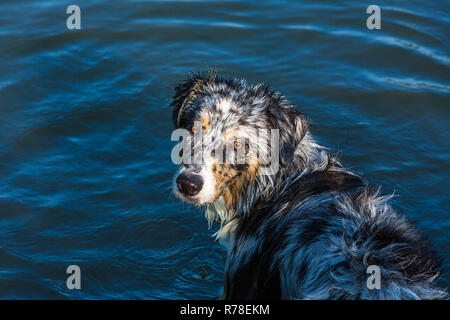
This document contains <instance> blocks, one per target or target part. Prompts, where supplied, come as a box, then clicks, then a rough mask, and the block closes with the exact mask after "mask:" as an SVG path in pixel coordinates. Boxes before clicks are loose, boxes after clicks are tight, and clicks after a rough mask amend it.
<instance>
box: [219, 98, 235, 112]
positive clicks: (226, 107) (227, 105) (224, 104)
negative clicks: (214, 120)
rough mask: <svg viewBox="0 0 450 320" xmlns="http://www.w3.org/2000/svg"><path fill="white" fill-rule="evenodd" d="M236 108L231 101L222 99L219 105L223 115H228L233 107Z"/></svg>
mask: <svg viewBox="0 0 450 320" xmlns="http://www.w3.org/2000/svg"><path fill="white" fill-rule="evenodd" d="M233 106H234V103H233V102H232V101H231V99H222V100H220V101H219V103H218V104H217V108H218V109H220V110H222V112H223V113H225V114H226V113H228V111H230V109H231V107H233Z"/></svg>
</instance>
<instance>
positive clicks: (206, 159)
mask: <svg viewBox="0 0 450 320" xmlns="http://www.w3.org/2000/svg"><path fill="white" fill-rule="evenodd" d="M175 90H176V94H175V96H174V97H173V102H172V105H171V106H172V111H173V114H172V118H173V121H174V124H175V126H176V127H177V128H183V129H185V132H187V134H186V135H184V136H183V140H184V141H183V144H184V145H187V146H189V147H190V148H188V149H189V150H188V151H187V152H189V153H190V154H183V159H188V161H184V163H182V165H181V167H180V168H179V170H178V171H177V173H176V175H175V178H174V192H175V194H176V195H177V196H178V197H179V198H181V199H182V200H184V201H187V202H190V203H194V204H198V205H206V204H209V203H212V202H214V201H216V200H217V199H218V198H219V197H221V196H223V197H224V200H225V202H226V204H227V206H229V207H232V206H233V205H235V204H236V203H237V201H238V199H239V197H240V196H241V195H242V194H243V193H245V190H246V188H247V187H248V186H249V185H250V184H251V183H252V182H253V181H255V179H257V175H258V174H259V172H260V171H261V163H265V164H266V163H267V159H268V158H269V157H272V158H273V156H274V153H275V151H274V150H276V151H278V150H279V154H280V158H281V162H282V163H286V162H289V161H290V159H292V156H293V153H294V150H295V145H296V143H298V141H297V140H298V139H301V137H302V136H303V131H304V129H305V128H304V124H303V121H302V117H301V116H300V115H299V114H298V113H296V111H295V109H294V108H293V107H292V106H291V105H289V104H288V103H287V102H286V100H285V99H284V98H283V97H282V96H281V95H279V94H278V93H274V92H271V91H269V90H268V89H267V88H265V87H263V86H255V87H249V86H247V85H246V84H245V82H243V81H237V80H233V81H231V80H223V79H217V78H207V77H201V76H194V77H192V78H190V79H188V80H186V81H184V82H182V83H181V84H179V85H177V86H176V88H175ZM270 129H279V135H278V138H279V139H278V141H276V143H277V144H279V145H275V146H274V145H273V142H274V139H271V138H273V136H271V131H270ZM182 152H186V150H183V151H182ZM275 156H276V157H278V156H279V155H278V152H277V154H276V155H275ZM263 158H264V161H262V160H263ZM189 160H190V161H189ZM276 160H277V161H278V158H277V159H276Z"/></svg>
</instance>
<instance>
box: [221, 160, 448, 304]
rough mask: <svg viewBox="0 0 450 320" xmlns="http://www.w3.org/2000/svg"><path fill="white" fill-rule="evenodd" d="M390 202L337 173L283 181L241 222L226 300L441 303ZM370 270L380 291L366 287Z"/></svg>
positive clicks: (430, 268)
mask: <svg viewBox="0 0 450 320" xmlns="http://www.w3.org/2000/svg"><path fill="white" fill-rule="evenodd" d="M282 189H283V190H282ZM388 198H389V197H381V196H379V195H378V192H377V191H375V190H371V188H370V187H367V186H365V185H364V183H363V182H362V180H361V179H360V178H359V177H357V176H355V175H353V174H351V173H349V172H346V171H344V170H342V169H341V168H330V169H327V170H324V171H315V172H312V173H309V174H306V175H305V176H303V177H301V178H300V179H297V180H296V181H294V182H291V181H287V182H286V185H283V186H280V188H279V189H278V190H277V191H274V192H273V193H272V194H271V195H270V197H269V198H266V199H260V200H259V201H258V202H257V203H256V204H255V206H254V207H253V210H252V212H251V214H249V215H247V216H243V217H241V218H240V224H239V227H238V228H237V229H236V233H235V240H234V243H233V245H232V249H231V250H230V253H229V257H228V262H227V267H226V284H225V291H224V298H226V299H280V298H281V299H440V298H444V297H445V295H446V293H445V291H443V290H440V289H438V288H435V287H434V286H433V284H432V281H433V280H434V278H436V277H437V276H438V275H439V263H438V262H437V261H438V260H437V259H436V258H435V257H434V256H433V254H432V252H433V251H432V250H431V248H430V247H429V246H428V244H427V243H426V241H424V240H423V238H421V237H420V236H419V234H418V232H417V231H416V230H415V229H414V227H413V226H412V225H411V224H410V223H409V222H407V221H406V220H405V219H404V218H402V217H400V216H399V215H397V214H396V213H395V212H394V211H393V210H392V208H391V207H390V206H389V205H388V204H387V203H386V201H387V200H388ZM371 265H374V266H377V267H379V268H380V275H381V283H380V287H379V288H378V289H377V288H369V287H368V286H367V278H368V277H369V276H370V274H368V273H367V268H368V267H369V266H371Z"/></svg>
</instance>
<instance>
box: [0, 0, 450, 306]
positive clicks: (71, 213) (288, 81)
mask: <svg viewBox="0 0 450 320" xmlns="http://www.w3.org/2000/svg"><path fill="white" fill-rule="evenodd" d="M76 4H78V5H79V6H80V7H81V18H82V21H81V23H82V30H80V31H76V30H72V31H69V30H67V28H66V21H65V20H66V18H67V17H68V15H67V14H66V7H67V5H68V3H66V2H64V1H55V0H54V1H51V0H48V1H13V0H9V1H2V3H1V4H0V57H1V60H0V112H1V113H0V114H1V117H0V181H1V183H0V231H1V232H0V298H56V299H59V298H71V299H78V298H82V299H84V298H109V299H116V298H123V299H135V298H146V299H161V298H162V299H174V298H176V299H191V298H197V299H204V298H217V297H218V296H219V295H220V293H221V290H222V279H223V265H224V253H225V252H224V250H223V249H222V248H221V247H220V246H219V245H218V244H217V243H215V242H214V240H213V239H212V238H211V234H212V230H208V229H207V223H206V221H205V219H204V216H203V212H202V211H201V210H200V209H198V208H193V207H190V206H188V205H186V204H182V203H181V202H179V201H177V200H176V199H175V198H174V196H173V195H172V194H171V192H170V187H171V178H172V175H173V173H174V171H175V169H176V166H175V165H174V164H172V163H171V161H170V151H171V147H172V146H173V145H174V143H171V142H170V134H171V130H172V124H171V121H170V112H169V110H168V104H169V97H170V96H171V95H172V89H171V87H172V85H173V84H174V83H175V82H177V81H179V80H181V79H183V77H184V76H185V74H186V73H187V72H189V71H192V70H204V69H206V68H208V67H214V66H217V68H218V70H219V72H220V73H221V74H222V75H224V76H237V77H244V78H247V79H248V80H249V81H251V82H265V83H269V84H270V85H271V86H273V87H274V88H277V89H279V90H280V91H282V92H283V93H285V94H286V95H287V96H288V97H289V98H290V99H292V100H293V101H295V102H296V103H297V104H298V105H299V107H298V109H299V110H300V111H301V112H303V113H304V114H306V115H307V116H308V117H309V118H310V119H312V123H313V124H312V133H313V134H314V136H315V137H316V138H317V139H318V140H319V141H320V142H321V143H322V144H324V145H327V146H329V147H331V149H332V150H334V151H339V150H342V151H343V162H344V164H345V165H346V166H347V167H348V168H350V169H352V170H354V171H355V172H358V173H360V174H362V175H364V176H365V177H366V178H367V179H368V180H369V181H370V182H372V183H376V184H379V185H381V186H382V187H383V190H384V192H385V193H392V192H394V191H395V193H396V195H397V197H396V198H395V200H394V206H395V207H396V208H397V209H398V210H399V211H401V212H402V213H404V214H405V215H406V216H408V217H409V218H410V219H412V220H414V221H415V222H417V224H418V226H419V227H420V228H421V229H422V230H423V232H424V233H425V234H426V235H427V236H428V237H429V238H430V239H431V241H432V242H433V243H434V246H435V248H436V250H437V251H438V252H439V253H440V254H441V256H442V257H443V259H444V267H445V268H446V269H447V270H449V272H450V252H449V250H448V247H449V239H450V219H449V214H448V209H449V207H450V206H449V204H450V203H449V198H448V180H449V179H450V173H449V170H448V166H449V160H450V143H449V141H450V139H449V138H450V136H449V130H448V129H449V127H450V121H449V115H450V110H449V106H450V103H449V102H450V95H449V93H450V83H449V80H450V77H449V74H450V73H449V68H450V57H449V30H450V16H449V5H448V2H447V3H446V2H445V1H416V0H414V1H411V0H410V1H389V2H382V3H379V5H380V7H381V18H382V21H381V26H382V30H368V29H367V28H366V18H367V17H368V15H367V14H366V13H365V10H366V7H365V6H364V5H361V4H357V2H354V3H352V2H349V1H322V2H321V4H317V3H316V2H315V1H309V2H300V1H295V2H294V1H270V2H262V1H246V2H245V3H240V2H236V1H227V2H226V3H223V2H205V1H192V2H191V1H155V2H147V1H100V0H98V1H82V0H79V1H76ZM71 264H76V265H79V266H80V268H81V271H82V289H81V290H68V289H67V288H66V285H65V282H66V277H67V276H68V275H67V274H66V268H67V266H69V265H71ZM440 283H441V285H442V286H445V287H448V286H449V285H450V278H449V276H448V275H447V276H445V277H443V278H442V279H441V282H440Z"/></svg>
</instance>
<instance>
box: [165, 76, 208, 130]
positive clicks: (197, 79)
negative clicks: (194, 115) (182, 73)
mask: <svg viewBox="0 0 450 320" xmlns="http://www.w3.org/2000/svg"><path fill="white" fill-rule="evenodd" d="M204 81H206V78H205V77H203V76H202V75H197V74H194V75H192V76H191V77H189V78H188V79H186V80H183V81H181V82H180V83H178V84H177V85H176V86H175V94H174V95H173V97H172V103H171V104H170V108H171V109H172V121H173V124H174V126H175V127H176V128H177V127H179V125H180V118H181V115H182V114H183V112H184V109H185V108H186V106H187V105H188V104H189V102H190V101H192V99H193V98H194V97H195V93H196V92H197V91H198V89H199V88H200V87H201V85H202V83H204Z"/></svg>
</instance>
